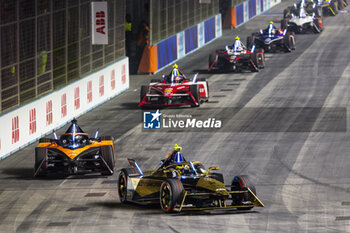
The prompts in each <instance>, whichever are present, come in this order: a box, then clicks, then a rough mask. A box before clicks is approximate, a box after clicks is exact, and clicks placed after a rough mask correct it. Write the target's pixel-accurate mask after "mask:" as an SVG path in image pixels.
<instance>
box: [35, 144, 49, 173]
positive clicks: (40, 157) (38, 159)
mask: <svg viewBox="0 0 350 233" xmlns="http://www.w3.org/2000/svg"><path fill="white" fill-rule="evenodd" d="M47 164H48V163H47V149H46V148H43V147H36V148H35V163H34V176H35V177H44V176H46V169H47Z"/></svg>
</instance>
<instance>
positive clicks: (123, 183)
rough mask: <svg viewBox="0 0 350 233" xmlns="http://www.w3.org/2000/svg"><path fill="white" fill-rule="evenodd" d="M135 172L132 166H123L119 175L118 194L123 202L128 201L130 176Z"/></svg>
mask: <svg viewBox="0 0 350 233" xmlns="http://www.w3.org/2000/svg"><path fill="white" fill-rule="evenodd" d="M130 174H135V172H134V171H133V170H132V169H131V168H123V169H122V170H121V171H120V173H119V176H118V194H119V199H120V202H121V203H127V202H128V200H127V187H128V176H129V175H130Z"/></svg>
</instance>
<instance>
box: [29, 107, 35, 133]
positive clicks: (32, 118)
mask: <svg viewBox="0 0 350 233" xmlns="http://www.w3.org/2000/svg"><path fill="white" fill-rule="evenodd" d="M35 132H36V110H35V108H33V109H31V110H30V111H29V134H33V133H35Z"/></svg>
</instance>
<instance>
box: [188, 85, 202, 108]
mask: <svg viewBox="0 0 350 233" xmlns="http://www.w3.org/2000/svg"><path fill="white" fill-rule="evenodd" d="M190 93H191V94H192V96H193V98H194V99H195V100H196V102H197V103H193V104H192V105H191V106H192V107H199V105H200V93H199V86H198V85H191V86H190Z"/></svg>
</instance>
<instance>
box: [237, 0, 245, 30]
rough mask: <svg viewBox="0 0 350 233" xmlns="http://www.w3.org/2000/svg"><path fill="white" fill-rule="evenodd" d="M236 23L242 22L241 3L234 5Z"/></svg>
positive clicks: (242, 11)
mask: <svg viewBox="0 0 350 233" xmlns="http://www.w3.org/2000/svg"><path fill="white" fill-rule="evenodd" d="M236 16H237V25H240V24H242V23H244V10H243V3H242V4H239V5H238V6H236Z"/></svg>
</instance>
